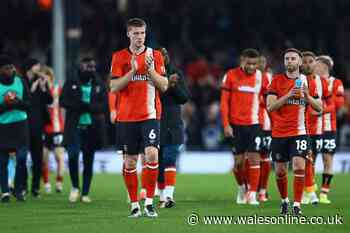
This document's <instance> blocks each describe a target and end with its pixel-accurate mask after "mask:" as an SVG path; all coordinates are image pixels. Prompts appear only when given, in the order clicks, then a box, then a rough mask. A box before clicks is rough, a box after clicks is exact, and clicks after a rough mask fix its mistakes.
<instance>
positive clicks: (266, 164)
mask: <svg viewBox="0 0 350 233" xmlns="http://www.w3.org/2000/svg"><path fill="white" fill-rule="evenodd" d="M271 140H272V139H271V132H266V131H265V132H264V138H263V145H264V147H263V150H262V151H261V152H260V181H259V198H258V199H259V201H262V202H265V201H267V200H268V196H267V186H268V181H269V175H270V171H271V159H270V148H271Z"/></svg>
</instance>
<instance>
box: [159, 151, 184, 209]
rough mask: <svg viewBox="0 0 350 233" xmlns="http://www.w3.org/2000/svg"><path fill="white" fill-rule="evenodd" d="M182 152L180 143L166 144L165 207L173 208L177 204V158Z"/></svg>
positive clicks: (164, 152)
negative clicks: (175, 197) (175, 195)
mask: <svg viewBox="0 0 350 233" xmlns="http://www.w3.org/2000/svg"><path fill="white" fill-rule="evenodd" d="M179 154H180V145H166V146H164V149H163V155H162V157H163V160H164V183H165V189H164V195H165V199H166V202H165V207H166V208H172V207H174V206H175V201H174V191H175V184H176V159H177V157H178V156H179Z"/></svg>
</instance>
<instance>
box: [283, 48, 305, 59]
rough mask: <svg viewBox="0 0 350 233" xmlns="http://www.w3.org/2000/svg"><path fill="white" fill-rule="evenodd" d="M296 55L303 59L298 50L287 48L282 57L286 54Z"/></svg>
mask: <svg viewBox="0 0 350 233" xmlns="http://www.w3.org/2000/svg"><path fill="white" fill-rule="evenodd" d="M290 52H292V53H297V54H298V55H299V56H300V57H303V54H302V53H301V52H300V50H299V49H296V48H288V49H286V50H285V51H284V53H283V55H285V54H286V53H290Z"/></svg>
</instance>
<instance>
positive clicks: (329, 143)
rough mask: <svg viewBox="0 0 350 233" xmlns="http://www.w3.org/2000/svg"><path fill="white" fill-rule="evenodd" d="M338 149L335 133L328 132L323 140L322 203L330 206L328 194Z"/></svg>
mask: <svg viewBox="0 0 350 233" xmlns="http://www.w3.org/2000/svg"><path fill="white" fill-rule="evenodd" d="M336 148H337V144H336V136H335V133H334V132H326V133H325V134H324V140H323V156H322V158H323V166H324V169H323V174H322V187H321V193H320V203H323V204H330V203H331V201H330V200H329V199H328V193H329V190H330V185H331V181H332V178H333V157H334V154H335V151H336Z"/></svg>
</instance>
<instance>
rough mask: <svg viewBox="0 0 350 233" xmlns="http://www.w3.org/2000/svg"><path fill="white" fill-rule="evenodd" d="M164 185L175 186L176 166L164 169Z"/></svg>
mask: <svg viewBox="0 0 350 233" xmlns="http://www.w3.org/2000/svg"><path fill="white" fill-rule="evenodd" d="M164 184H165V186H175V184H176V167H167V168H165V169H164Z"/></svg>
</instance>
